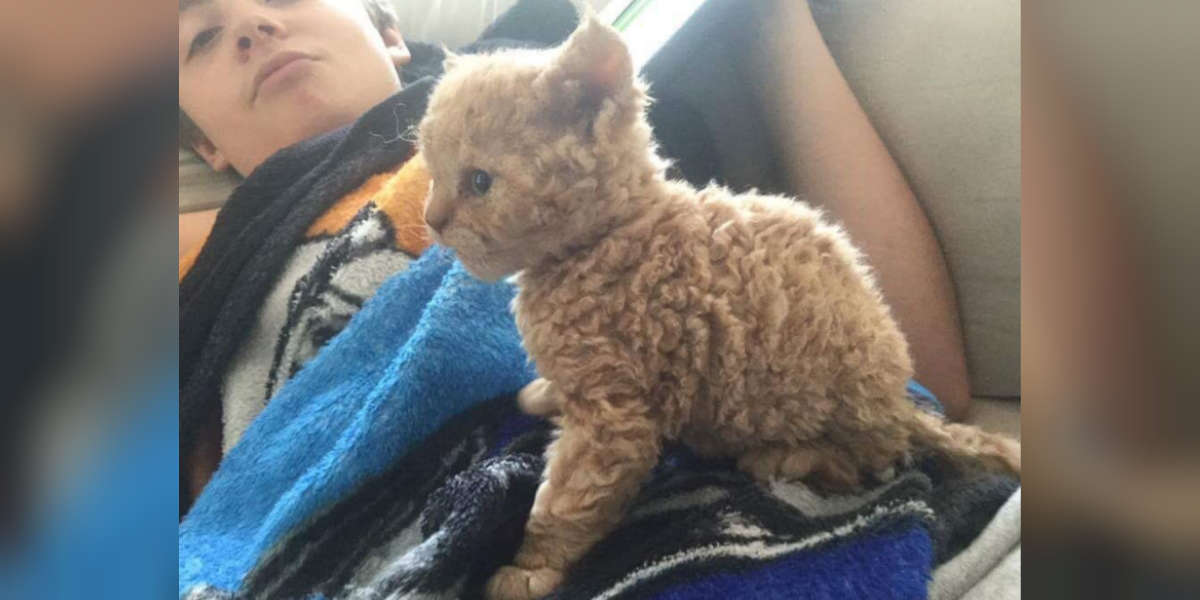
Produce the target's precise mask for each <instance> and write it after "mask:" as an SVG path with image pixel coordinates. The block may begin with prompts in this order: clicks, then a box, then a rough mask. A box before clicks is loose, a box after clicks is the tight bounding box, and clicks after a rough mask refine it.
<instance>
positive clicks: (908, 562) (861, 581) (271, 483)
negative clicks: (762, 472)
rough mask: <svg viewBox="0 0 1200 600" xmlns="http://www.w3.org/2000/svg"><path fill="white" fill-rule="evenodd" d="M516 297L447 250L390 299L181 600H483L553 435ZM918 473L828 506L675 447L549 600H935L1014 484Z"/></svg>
mask: <svg viewBox="0 0 1200 600" xmlns="http://www.w3.org/2000/svg"><path fill="white" fill-rule="evenodd" d="M512 295H513V290H512V288H511V287H510V286H508V285H507V284H503V283H500V284H484V283H481V282H479V281H477V280H475V279H473V278H471V277H470V276H469V275H467V274H466V273H465V272H464V271H463V270H462V268H461V266H459V265H458V264H457V263H456V262H455V261H454V260H453V257H452V256H450V255H449V254H448V253H447V252H446V251H444V250H442V249H440V248H436V247H435V248H432V249H431V250H429V251H427V252H426V253H425V254H424V255H423V256H422V257H421V258H419V259H418V260H417V261H415V262H414V263H413V264H412V265H411V266H410V267H409V268H408V269H407V270H406V271H404V272H403V273H401V274H399V275H397V276H395V277H393V278H391V279H389V280H388V281H387V282H385V283H384V284H383V285H382V287H381V288H380V289H379V291H378V292H377V293H376V294H375V296H374V297H372V298H371V299H370V300H369V301H367V302H366V303H365V305H364V306H363V307H362V309H361V310H360V311H359V312H358V313H357V314H356V315H355V316H354V318H353V319H352V320H351V321H350V323H349V324H348V325H347V326H346V328H345V329H344V330H343V331H342V332H341V333H339V334H338V335H337V336H336V337H334V338H333V339H332V340H331V341H330V342H329V343H328V344H327V345H326V346H325V347H324V349H323V350H322V351H321V352H320V353H318V354H317V355H316V357H315V358H314V359H313V360H312V361H311V362H309V363H308V364H307V365H306V366H305V367H304V368H303V369H301V370H300V371H299V372H298V373H297V374H296V375H295V376H294V377H292V378H291V379H290V380H289V381H288V382H287V384H286V385H284V386H283V387H282V388H281V389H280V390H279V392H278V393H277V394H276V396H275V397H274V398H273V400H272V401H271V403H270V404H268V405H267V406H266V407H265V409H264V410H263V411H262V413H261V414H260V415H259V416H258V418H257V419H255V420H254V422H253V423H252V424H251V425H250V426H249V427H248V429H247V430H246V431H245V433H244V434H243V436H242V437H241V440H240V442H239V443H238V444H237V445H236V446H234V447H233V448H232V450H231V451H230V452H229V454H228V455H227V456H226V457H225V460H224V462H223V463H222V466H221V468H220V470H218V471H217V473H216V475H215V476H214V477H213V479H212V481H211V482H210V483H209V485H208V486H207V487H206V489H205V491H204V493H203V494H202V495H201V496H200V497H199V498H198V500H197V502H196V504H195V506H194V507H193V508H192V510H191V511H190V512H189V514H188V516H187V518H186V519H185V520H184V521H183V522H182V524H181V526H180V538H179V575H180V577H179V594H180V597H181V598H188V599H191V600H200V599H207V598H328V599H335V598H338V599H340V598H345V599H383V598H472V597H478V596H479V594H480V591H481V587H482V584H483V582H485V581H486V579H487V577H488V575H489V574H490V573H491V572H492V571H493V570H494V569H495V568H496V567H497V566H499V565H501V564H504V563H506V562H507V561H509V560H510V559H511V557H512V554H513V553H514V552H515V550H516V548H517V546H518V545H519V543H520V538H521V535H522V530H523V525H524V521H525V517H526V515H527V514H528V510H529V507H530V505H531V503H532V500H533V495H534V491H535V489H536V487H537V483H538V478H539V476H540V473H541V467H542V464H543V463H542V461H543V459H542V455H541V453H542V450H543V449H544V447H545V444H546V443H547V441H548V440H549V438H550V436H551V435H552V432H551V430H550V427H549V425H548V424H547V423H545V422H543V421H540V420H537V419H534V418H532V417H528V416H525V415H522V414H520V413H519V412H518V411H517V410H516V408H515V403H514V402H513V394H514V393H515V392H516V391H517V390H518V389H520V388H521V387H522V385H524V384H525V383H527V382H528V381H529V380H531V379H532V378H533V377H534V372H533V370H532V368H531V366H530V365H529V364H528V361H527V359H526V356H525V354H524V353H523V352H522V350H521V347H520V338H519V336H518V334H517V332H516V329H515V326H514V325H513V322H512V318H511V315H510V314H509V310H508V304H509V302H510V301H511V298H512ZM911 389H912V391H913V393H914V396H917V397H918V399H919V400H920V401H922V402H927V403H928V402H931V399H930V398H929V397H928V396H927V395H926V393H924V392H923V390H921V388H919V386H916V385H914V386H912V388H911ZM919 467H920V468H913V469H911V470H908V471H906V472H902V473H900V474H899V475H898V476H897V477H896V478H895V479H894V480H893V481H891V482H889V483H888V484H886V485H884V486H882V487H879V488H877V489H873V490H870V491H868V492H866V493H864V494H862V495H859V496H854V497H824V496H821V495H818V494H816V493H814V492H813V491H811V490H809V489H808V488H806V487H805V486H803V485H802V484H783V483H779V484H775V485H773V486H771V487H770V488H765V487H761V486H759V485H756V484H755V483H753V482H752V481H751V480H749V479H748V478H746V477H745V476H743V475H742V474H740V473H739V472H738V471H737V470H736V469H734V468H732V466H731V465H729V464H725V463H721V462H712V461H704V460H700V459H698V458H696V457H694V456H692V455H691V454H689V453H688V452H687V451H686V450H685V449H683V448H676V449H673V450H671V451H669V452H667V453H666V455H665V457H664V459H663V460H662V462H661V464H660V465H659V466H658V468H657V469H656V471H655V474H654V477H653V478H652V480H651V482H650V483H649V484H648V485H647V487H646V488H645V489H644V491H643V492H642V494H641V496H640V497H639V498H638V500H637V502H636V503H635V505H634V506H633V508H632V510H631V513H630V514H629V516H628V518H627V519H626V521H625V523H624V525H623V526H622V527H621V528H619V529H618V530H617V531H616V532H614V533H613V534H612V535H610V536H609V537H608V538H607V539H606V540H604V541H603V542H602V543H601V544H600V545H598V546H597V547H596V548H595V549H594V550H593V551H592V552H591V553H590V554H589V555H588V556H587V557H586V558H585V559H584V560H583V561H582V562H581V563H580V564H579V565H578V566H577V567H576V568H575V569H574V570H573V571H572V572H571V573H569V575H568V579H567V581H566V583H565V584H564V587H563V588H562V589H561V590H559V591H558V592H557V593H556V595H555V597H557V598H633V597H658V598H784V597H786V598H794V597H797V596H808V597H816V598H924V597H925V596H926V586H927V583H928V581H929V578H930V575H931V572H932V570H933V569H934V568H935V567H936V566H937V565H938V564H941V563H943V562H945V561H946V560H947V559H949V558H951V557H953V556H954V555H955V554H958V553H959V551H960V550H962V549H963V548H964V547H965V546H966V545H967V544H969V543H970V541H971V540H972V539H973V538H975V536H976V535H977V534H978V532H979V531H980V530H981V529H982V528H983V527H984V526H985V525H986V524H987V522H988V520H989V519H990V518H991V516H992V514H993V513H995V511H996V510H997V509H998V508H999V507H1000V505H1001V504H1003V503H1004V502H1005V500H1006V499H1007V498H1008V497H1009V496H1010V495H1011V494H1012V493H1013V491H1014V490H1015V489H1016V482H1015V481H1013V480H1011V479H1006V478H1003V477H998V476H994V475H985V474H971V473H968V474H961V473H955V472H952V471H950V470H948V469H945V468H943V466H942V465H939V464H937V463H927V464H923V465H920V466H919Z"/></svg>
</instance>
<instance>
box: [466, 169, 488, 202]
mask: <svg viewBox="0 0 1200 600" xmlns="http://www.w3.org/2000/svg"><path fill="white" fill-rule="evenodd" d="M468 181H470V182H471V191H472V192H473V193H474V194H475V195H476V196H482V195H484V194H486V193H487V191H488V189H489V188H491V187H492V176H491V175H488V172H487V171H484V170H482V169H475V170H474V171H471V174H470V175H469V176H468Z"/></svg>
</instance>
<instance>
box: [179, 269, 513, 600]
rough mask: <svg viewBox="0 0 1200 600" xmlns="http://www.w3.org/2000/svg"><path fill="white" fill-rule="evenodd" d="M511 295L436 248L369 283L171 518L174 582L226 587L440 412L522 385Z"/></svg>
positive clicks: (432, 427) (434, 423)
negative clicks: (176, 524)
mask: <svg viewBox="0 0 1200 600" xmlns="http://www.w3.org/2000/svg"><path fill="white" fill-rule="evenodd" d="M513 293H514V290H513V289H512V287H511V286H509V285H506V284H492V285H489V284H484V283H481V282H479V281H477V280H475V279H473V278H472V277H471V276H470V275H469V274H467V273H466V272H465V271H464V270H463V269H462V267H461V266H460V265H458V264H457V263H455V262H454V261H453V259H452V256H451V255H450V253H449V252H447V251H445V250H443V249H441V248H434V249H431V250H430V251H429V252H426V253H425V254H424V255H423V256H422V257H421V258H420V259H418V260H417V261H416V262H414V263H413V264H412V265H411V266H410V268H409V269H408V270H406V271H405V272H403V273H401V274H400V275H397V276H396V277H393V278H392V279H390V280H389V281H388V282H387V283H385V284H384V285H383V286H381V288H380V289H379V291H378V292H377V293H376V295H375V296H374V297H373V298H372V300H371V301H369V302H367V304H366V305H365V306H364V307H363V309H362V310H361V311H360V312H359V313H358V314H357V315H356V316H355V318H354V319H353V320H352V321H351V323H350V324H349V325H348V326H347V327H346V329H345V330H344V331H342V333H341V334H339V335H338V336H336V337H335V338H334V339H333V340H331V341H330V343H329V346H327V347H326V348H325V349H324V350H323V351H322V352H321V353H320V354H318V356H317V357H316V358H314V359H313V360H312V361H311V362H310V363H309V364H308V365H307V366H306V367H305V368H304V369H303V370H301V371H300V372H299V373H297V374H296V376H295V377H293V378H292V380H291V381H289V382H288V384H287V385H286V386H284V388H283V389H282V390H280V392H279V394H277V395H276V396H275V398H273V399H272V401H271V403H270V404H269V405H268V406H267V407H266V408H265V409H264V410H263V412H262V414H260V415H259V417H258V418H257V419H256V420H255V422H254V424H253V425H252V426H251V427H250V428H249V429H248V430H247V432H246V434H245V435H244V437H243V438H242V440H241V441H240V442H239V443H238V445H237V446H236V447H234V448H233V450H232V451H231V452H230V453H229V454H228V455H227V456H226V458H225V460H224V461H223V463H222V465H221V468H220V470H219V471H218V472H217V474H216V475H215V476H214V477H213V479H212V481H211V482H210V483H209V485H208V486H207V488H206V489H205V491H204V493H203V494H202V495H201V496H200V498H199V499H198V500H197V502H196V504H195V506H194V507H193V508H192V511H191V512H190V513H189V514H188V516H187V518H186V519H185V520H184V522H183V523H182V524H181V525H180V537H179V561H180V562H179V591H180V594H181V595H182V594H183V593H184V592H186V590H188V589H189V588H191V587H192V586H194V585H197V584H201V583H204V584H209V585H212V586H214V587H216V588H219V589H227V590H234V589H237V587H238V585H239V584H240V582H241V581H242V579H243V578H244V576H245V575H246V573H247V572H249V570H250V569H251V568H252V567H253V566H254V564H255V562H256V561H257V560H258V558H259V557H260V556H261V555H263V553H264V552H265V551H266V550H268V549H269V548H270V547H271V546H272V545H273V544H275V543H276V542H278V541H279V540H280V539H282V537H283V536H284V535H286V534H287V532H288V531H290V530H292V529H293V528H295V527H296V526H297V525H299V524H300V523H302V522H303V521H304V520H305V519H307V518H308V517H309V516H311V515H313V514H316V513H317V512H318V511H319V510H321V509H322V508H323V507H326V506H328V505H330V504H332V503H333V502H334V501H336V500H337V499H338V498H339V497H341V496H343V495H345V494H346V493H347V492H348V491H349V490H351V489H352V488H353V487H354V486H356V485H358V484H360V483H361V482H363V481H364V480H365V479H366V478H368V477H370V476H372V475H375V474H377V473H379V472H381V471H382V470H383V469H384V468H385V467H386V466H387V465H389V464H391V463H392V462H393V461H395V460H396V459H398V458H399V457H400V456H403V455H404V453H406V452H407V451H409V450H410V449H412V448H413V447H414V446H415V445H416V444H419V443H420V442H421V440H423V439H424V438H426V437H427V436H429V435H430V434H431V433H433V432H434V431H436V430H437V429H438V427H440V426H441V425H442V424H444V423H445V422H446V421H447V420H448V419H450V418H451V417H453V416H454V415H456V414H459V413H461V412H462V411H464V410H466V409H468V408H470V407H471V406H473V405H475V404H478V403H479V402H482V401H485V400H487V399H490V398H494V397H497V396H500V395H504V394H511V393H513V392H515V391H516V390H518V389H520V388H521V386H522V385H524V384H525V383H528V382H529V381H530V380H531V379H532V378H533V377H534V372H533V368H532V366H531V365H530V364H528V361H527V360H526V355H525V353H524V351H523V350H522V349H521V346H520V337H519V335H518V334H517V332H516V328H515V325H514V323H513V321H512V318H511V316H510V314H509V312H508V306H509V303H510V302H511V300H512V297H513ZM421 306H424V307H425V309H424V311H419V310H414V308H415V307H421ZM448 357H453V360H447V358H448Z"/></svg>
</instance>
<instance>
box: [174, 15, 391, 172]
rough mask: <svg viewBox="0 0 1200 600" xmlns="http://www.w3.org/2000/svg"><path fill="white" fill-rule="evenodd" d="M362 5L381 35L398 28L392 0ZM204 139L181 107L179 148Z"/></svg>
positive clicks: (185, 147)
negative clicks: (384, 31)
mask: <svg viewBox="0 0 1200 600" xmlns="http://www.w3.org/2000/svg"><path fill="white" fill-rule="evenodd" d="M362 3H363V8H366V9H367V16H368V17H370V18H371V23H372V24H374V25H375V29H377V30H379V32H380V33H381V34H382V33H383V30H384V29H387V28H388V27H395V26H396V23H397V22H398V20H397V18H396V9H395V8H393V7H392V4H391V1H390V0H362ZM203 137H204V132H203V131H200V127H198V126H197V125H196V123H195V121H192V118H191V117H189V116H187V113H185V112H183V107H182V106H181V107H179V147H180V148H183V149H185V150H191V149H192V147H193V146H195V145H196V142H199V141H200V139H201V138H203Z"/></svg>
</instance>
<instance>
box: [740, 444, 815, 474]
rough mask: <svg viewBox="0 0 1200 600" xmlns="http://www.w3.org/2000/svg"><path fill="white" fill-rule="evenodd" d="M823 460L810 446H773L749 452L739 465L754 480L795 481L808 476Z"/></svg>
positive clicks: (743, 456)
mask: <svg viewBox="0 0 1200 600" xmlns="http://www.w3.org/2000/svg"><path fill="white" fill-rule="evenodd" d="M820 460H821V453H820V452H819V451H817V450H816V449H813V448H810V447H808V446H785V445H783V444H771V445H767V446H760V447H758V448H754V449H753V450H749V451H747V452H746V453H745V454H742V455H741V456H740V457H738V461H737V465H738V468H739V469H741V470H742V471H745V472H746V473H747V474H749V475H750V476H751V477H753V478H754V479H756V480H758V481H760V482H763V483H769V482H770V481H771V480H782V481H795V480H798V479H803V478H804V477H806V476H808V474H809V473H811V472H812V471H813V469H814V468H816V466H817V462H818V461H820Z"/></svg>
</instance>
